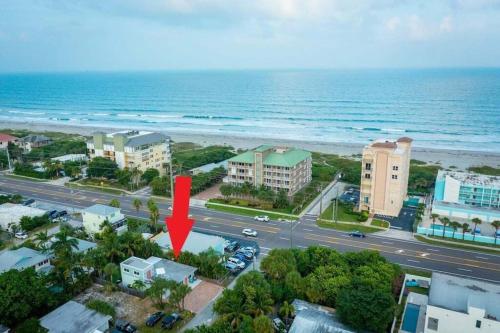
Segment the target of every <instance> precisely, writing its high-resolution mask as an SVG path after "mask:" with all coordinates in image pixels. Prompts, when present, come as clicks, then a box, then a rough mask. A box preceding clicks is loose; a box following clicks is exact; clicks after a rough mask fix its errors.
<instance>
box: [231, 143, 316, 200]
mask: <svg viewBox="0 0 500 333" xmlns="http://www.w3.org/2000/svg"><path fill="white" fill-rule="evenodd" d="M311 177H312V156H311V152H309V151H306V150H302V149H297V148H288V147H275V146H270V145H262V146H259V147H257V148H255V149H252V150H248V151H246V152H244V153H242V154H239V155H237V156H234V157H232V158H230V159H229V160H228V176H227V177H226V178H225V179H224V181H225V182H226V183H229V184H231V185H241V184H244V183H250V184H252V185H253V186H256V187H260V186H261V185H264V186H267V187H268V188H270V189H272V190H274V191H276V192H278V191H280V190H285V191H286V192H287V193H288V195H293V194H295V193H297V192H298V191H300V190H301V189H302V188H304V186H306V185H307V184H309V182H310V181H311Z"/></svg>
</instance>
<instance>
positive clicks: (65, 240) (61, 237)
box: [50, 232, 78, 256]
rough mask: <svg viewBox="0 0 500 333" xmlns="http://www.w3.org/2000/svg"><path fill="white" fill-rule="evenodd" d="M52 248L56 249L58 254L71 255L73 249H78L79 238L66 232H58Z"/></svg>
mask: <svg viewBox="0 0 500 333" xmlns="http://www.w3.org/2000/svg"><path fill="white" fill-rule="evenodd" d="M50 249H51V250H53V251H54V254H55V255H56V256H69V255H70V254H71V253H73V249H75V250H78V240H77V239H76V238H71V237H68V234H67V233H65V232H58V233H57V234H56V235H55V241H54V242H53V243H52V245H51V246H50Z"/></svg>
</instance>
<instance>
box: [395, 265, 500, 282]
mask: <svg viewBox="0 0 500 333" xmlns="http://www.w3.org/2000/svg"><path fill="white" fill-rule="evenodd" d="M400 265H401V266H406V267H411V268H417V269H421V270H424V271H427V272H438V273H445V274H451V275H455V276H461V277H466V278H471V276H470V275H464V274H459V273H456V272H448V271H441V270H438V269H429V268H425V267H420V266H413V265H410V264H403V263H400ZM474 279H477V280H482V281H489V282H493V283H499V282H500V281H499V280H491V279H484V278H482V277H478V276H475V277H474Z"/></svg>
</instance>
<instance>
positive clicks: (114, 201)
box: [109, 199, 120, 208]
mask: <svg viewBox="0 0 500 333" xmlns="http://www.w3.org/2000/svg"><path fill="white" fill-rule="evenodd" d="M109 205H110V206H111V207H115V208H120V201H118V199H112V200H111V201H110V202H109Z"/></svg>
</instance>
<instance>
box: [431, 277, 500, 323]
mask: <svg viewBox="0 0 500 333" xmlns="http://www.w3.org/2000/svg"><path fill="white" fill-rule="evenodd" d="M424 332H425V333H436V332H437V333H456V332H481V333H498V332H500V285H498V284H494V283H489V282H483V281H478V280H473V279H468V278H462V277H458V276H453V275H446V274H441V273H432V280H431V289H430V293H429V303H428V305H427V311H426V318H425V330H424Z"/></svg>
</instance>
